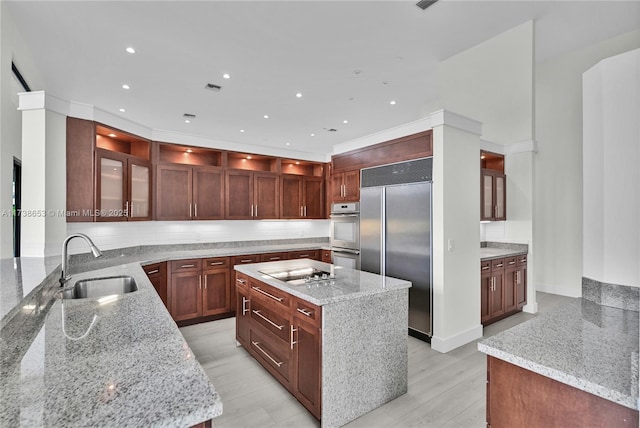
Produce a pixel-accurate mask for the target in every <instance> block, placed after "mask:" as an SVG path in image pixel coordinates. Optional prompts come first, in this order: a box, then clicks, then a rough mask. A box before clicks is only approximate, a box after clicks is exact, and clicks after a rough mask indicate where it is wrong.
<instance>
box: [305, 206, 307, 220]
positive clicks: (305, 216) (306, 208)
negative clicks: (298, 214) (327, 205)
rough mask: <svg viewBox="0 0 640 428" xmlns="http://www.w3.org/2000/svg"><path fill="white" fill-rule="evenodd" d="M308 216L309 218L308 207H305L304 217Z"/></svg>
mask: <svg viewBox="0 0 640 428" xmlns="http://www.w3.org/2000/svg"><path fill="white" fill-rule="evenodd" d="M306 216H307V206H306V205H305V206H304V217H306Z"/></svg>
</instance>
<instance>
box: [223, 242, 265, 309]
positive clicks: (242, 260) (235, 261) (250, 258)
mask: <svg viewBox="0 0 640 428" xmlns="http://www.w3.org/2000/svg"><path fill="white" fill-rule="evenodd" d="M260 257H261V256H260V255H259V254H245V255H242V256H232V257H231V258H230V261H231V266H230V269H231V286H232V287H231V294H232V295H235V288H236V287H237V278H238V272H236V271H235V270H234V269H233V267H234V266H235V265H244V264H249V263H258V262H260V261H261V260H260ZM247 287H248V285H247ZM240 309H241V307H240V306H237V305H235V306H234V305H232V306H231V311H233V312H235V313H236V315H237V314H238V311H239V310H240Z"/></svg>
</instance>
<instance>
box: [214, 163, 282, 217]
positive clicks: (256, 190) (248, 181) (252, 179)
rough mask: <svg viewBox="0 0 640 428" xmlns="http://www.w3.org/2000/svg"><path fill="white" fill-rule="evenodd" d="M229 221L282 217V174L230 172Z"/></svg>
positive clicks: (227, 195)
mask: <svg viewBox="0 0 640 428" xmlns="http://www.w3.org/2000/svg"><path fill="white" fill-rule="evenodd" d="M225 185H226V190H225V207H226V213H225V218H227V219H229V220H256V219H275V218H278V215H279V206H278V205H279V203H278V202H279V200H278V197H279V191H280V189H279V185H278V175H277V174H274V173H269V172H251V171H243V170H237V171H236V170H228V171H227V172H226V184H225Z"/></svg>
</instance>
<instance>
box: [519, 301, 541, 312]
mask: <svg viewBox="0 0 640 428" xmlns="http://www.w3.org/2000/svg"><path fill="white" fill-rule="evenodd" d="M522 311H523V312H526V313H528V314H537V313H538V302H533V303H527V304H526V305H524V306H523V307H522Z"/></svg>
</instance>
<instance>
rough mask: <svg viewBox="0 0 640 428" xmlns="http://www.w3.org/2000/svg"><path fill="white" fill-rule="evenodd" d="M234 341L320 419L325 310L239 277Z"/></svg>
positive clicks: (254, 281)
mask: <svg viewBox="0 0 640 428" xmlns="http://www.w3.org/2000/svg"><path fill="white" fill-rule="evenodd" d="M236 282H237V286H236V296H237V297H236V301H237V305H238V312H237V314H236V340H237V341H238V343H240V344H241V345H242V346H243V347H244V348H245V349H246V350H247V351H248V352H249V353H250V354H251V355H252V356H253V357H254V358H255V359H256V360H257V361H258V362H259V363H260V364H261V365H262V366H263V367H264V368H265V369H266V370H267V371H268V372H269V373H271V375H273V377H275V378H276V379H277V380H278V381H279V382H280V383H281V384H282V385H283V386H284V387H285V388H287V389H288V390H289V392H291V393H292V394H293V395H294V397H296V398H297V399H298V401H300V403H302V405H304V406H305V407H306V408H307V409H308V410H309V411H310V412H311V413H312V414H313V415H314V416H315V417H316V418H318V419H320V410H321V403H320V398H321V395H320V391H321V361H320V358H321V354H320V350H321V329H320V326H321V321H322V309H321V308H320V307H318V306H315V305H312V304H310V303H308V302H305V301H302V300H300V299H298V298H296V297H294V296H291V295H289V294H288V293H286V292H284V291H282V290H279V289H276V288H274V287H271V286H269V285H268V284H265V283H262V282H260V281H257V280H255V279H253V278H249V277H248V276H246V275H244V274H241V273H237V272H236Z"/></svg>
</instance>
